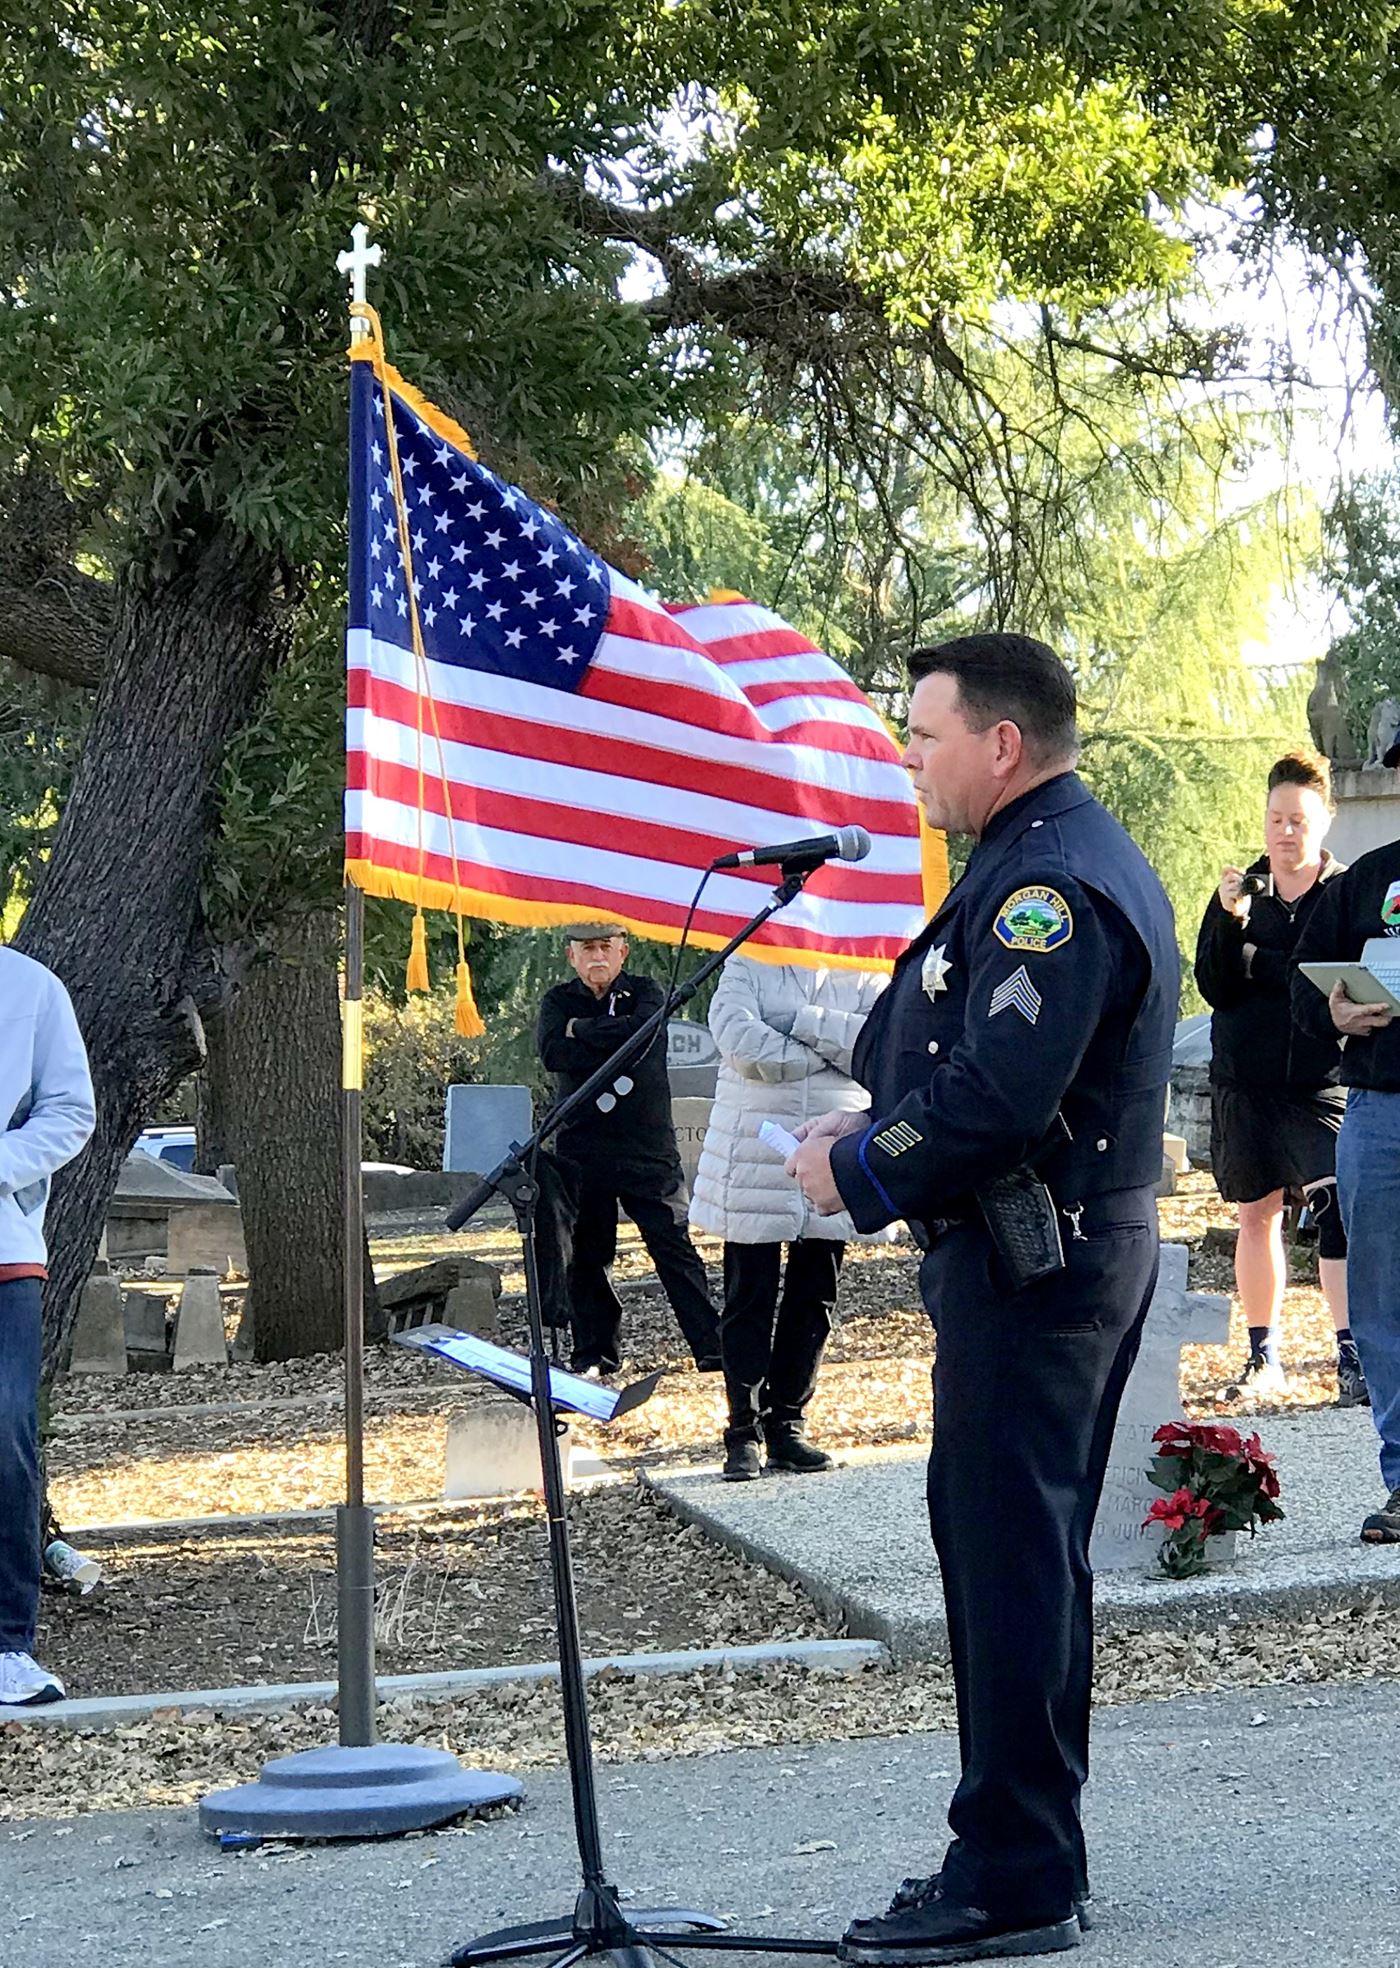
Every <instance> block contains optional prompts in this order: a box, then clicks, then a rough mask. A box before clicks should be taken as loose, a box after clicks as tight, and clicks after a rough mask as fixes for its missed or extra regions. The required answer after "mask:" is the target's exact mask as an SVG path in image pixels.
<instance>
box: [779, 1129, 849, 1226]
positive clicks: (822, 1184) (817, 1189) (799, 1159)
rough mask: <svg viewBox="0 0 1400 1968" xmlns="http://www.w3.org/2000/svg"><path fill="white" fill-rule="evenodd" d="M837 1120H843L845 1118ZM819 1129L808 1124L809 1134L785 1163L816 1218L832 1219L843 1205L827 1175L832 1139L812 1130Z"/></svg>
mask: <svg viewBox="0 0 1400 1968" xmlns="http://www.w3.org/2000/svg"><path fill="white" fill-rule="evenodd" d="M834 1118H836V1117H835V1116H832V1115H826V1114H824V1115H823V1116H822V1119H823V1120H829V1119H834ZM840 1118H842V1119H845V1118H846V1116H844V1115H843V1116H841V1117H840ZM819 1125H820V1123H813V1124H812V1132H811V1133H810V1134H808V1136H807V1138H806V1140H804V1141H803V1143H802V1145H801V1147H800V1148H799V1149H798V1151H797V1153H796V1154H795V1155H793V1156H792V1157H791V1159H790V1160H789V1161H788V1164H787V1173H788V1174H789V1175H790V1176H793V1177H794V1178H795V1179H796V1181H798V1182H799V1183H800V1184H801V1186H802V1193H803V1195H804V1196H805V1197H806V1198H807V1201H808V1202H809V1203H810V1204H811V1205H812V1208H813V1209H814V1210H815V1211H816V1212H817V1215H818V1216H835V1214H836V1212H837V1211H838V1210H839V1209H843V1208H844V1207H845V1205H844V1204H843V1203H842V1201H841V1191H840V1190H839V1189H838V1188H837V1187H836V1178H835V1176H834V1175H833V1174H832V1173H831V1143H832V1140H833V1136H832V1134H830V1133H827V1134H818V1133H817V1132H816V1128H817V1126H819ZM840 1132H841V1133H843V1134H844V1133H846V1132H848V1130H846V1129H844V1128H843V1129H841V1130H840Z"/></svg>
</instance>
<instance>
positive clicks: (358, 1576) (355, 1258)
mask: <svg viewBox="0 0 1400 1968" xmlns="http://www.w3.org/2000/svg"><path fill="white" fill-rule="evenodd" d="M350 238H351V241H352V244H351V247H350V250H349V251H348V252H345V253H341V254H340V255H339V256H338V258H337V260H336V267H337V269H338V271H339V272H341V273H348V274H349V276H350V299H351V301H352V302H354V301H363V300H364V299H365V298H366V294H365V275H366V273H367V272H368V271H369V269H370V267H372V266H378V265H379V264H380V261H381V260H382V259H383V257H384V250H383V248H382V247H381V246H379V245H374V246H371V245H370V244H369V243H368V242H369V229H368V227H366V226H365V225H364V224H362V223H361V224H357V225H355V226H353V227H352V228H351V233H350ZM368 333H369V324H368V322H366V321H364V320H362V319H361V318H360V317H359V316H358V315H355V314H353V313H352V314H351V317H350V340H351V342H352V343H353V342H358V341H361V340H362V339H363V338H364V337H365V336H366V335H368ZM364 995H365V898H364V894H363V891H362V890H361V889H360V888H359V887H358V886H357V885H356V883H355V882H354V881H353V880H352V879H351V878H350V876H349V875H347V876H346V879H345V1000H344V1010H343V1013H342V1019H343V1024H342V1047H341V1075H340V1082H341V1094H340V1103H341V1114H340V1125H341V1167H342V1182H343V1188H344V1200H345V1501H344V1503H343V1504H342V1505H341V1506H340V1508H339V1509H338V1510H337V1511H336V1513H335V1553H336V1568H335V1569H336V1665H337V1678H338V1682H339V1691H340V1704H339V1706H340V1741H341V1744H342V1746H344V1747H351V1746H354V1747H361V1746H368V1745H369V1744H371V1743H373V1742H374V1741H375V1740H376V1730H375V1720H374V1711H375V1685H374V1513H373V1511H372V1510H369V1509H367V1508H366V1505H365V1272H364V1261H365V1260H364V1251H365V1184H364V1170H363V1165H362V1164H363V1140H364V1116H363V1095H362V1089H363V1086H364Z"/></svg>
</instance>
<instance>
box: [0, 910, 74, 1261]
mask: <svg viewBox="0 0 1400 1968" xmlns="http://www.w3.org/2000/svg"><path fill="white" fill-rule="evenodd" d="M96 1118H97V1117H96V1113H95V1111H94V1108H93V1104H92V1081H91V1079H90V1078H89V1075H88V1063H87V1053H86V1051H85V1050H84V1047H83V1041H82V1035H81V1034H80V1032H79V1031H78V1021H77V1019H76V1018H75V1017H74V1016H73V1007H72V1005H71V1004H70V1003H69V1001H68V993H67V992H66V991H65V990H64V988H63V986H62V985H61V984H60V983H59V981H58V979H57V978H56V977H55V976H54V974H53V972H52V971H49V970H45V968H44V966H43V965H42V964H38V963H35V962H34V960H33V959H32V958H31V957H22V956H21V955H20V954H19V952H18V950H6V949H0V1264H43V1263H44V1262H45V1258H46V1255H47V1253H46V1251H45V1248H44V1209H45V1207H46V1205H47V1203H48V1200H49V1178H50V1177H51V1176H52V1175H53V1174H54V1173H55V1172H56V1171H57V1170H58V1169H61V1168H62V1167H63V1165H64V1163H65V1162H71V1161H72V1159H73V1157H74V1156H75V1155H76V1154H77V1153H78V1150H79V1149H80V1148H81V1147H82V1146H83V1144H84V1142H85V1141H86V1140H87V1138H88V1136H89V1135H90V1134H91V1133H92V1129H93V1123H94V1121H95V1120H96Z"/></svg>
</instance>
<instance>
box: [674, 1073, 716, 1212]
mask: <svg viewBox="0 0 1400 1968" xmlns="http://www.w3.org/2000/svg"><path fill="white" fill-rule="evenodd" d="M714 1104H715V1103H714V1102H713V1100H700V1099H697V1098H694V1097H693V1096H690V1095H687V1096H686V1097H685V1098H684V1099H682V1100H674V1099H673V1100H672V1102H671V1120H672V1122H673V1124H674V1126H675V1130H676V1146H677V1148H679V1150H680V1155H681V1167H682V1168H683V1169H684V1170H685V1183H686V1187H687V1189H689V1190H690V1191H691V1192H692V1194H693V1193H694V1190H695V1171H696V1169H697V1168H698V1167H699V1165H700V1150H701V1149H702V1148H703V1147H704V1145H705V1130H706V1128H707V1127H708V1126H709V1125H710V1110H711V1108H712V1107H713V1106H714Z"/></svg>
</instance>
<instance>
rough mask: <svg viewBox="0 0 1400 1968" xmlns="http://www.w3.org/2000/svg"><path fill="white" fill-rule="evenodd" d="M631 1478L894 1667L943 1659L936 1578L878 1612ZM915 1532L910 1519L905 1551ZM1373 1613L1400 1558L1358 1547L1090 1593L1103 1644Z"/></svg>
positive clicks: (1105, 1586) (666, 1482)
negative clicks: (1263, 1570)
mask: <svg viewBox="0 0 1400 1968" xmlns="http://www.w3.org/2000/svg"><path fill="white" fill-rule="evenodd" d="M687 1473H688V1474H689V1475H692V1476H693V1474H694V1472H687ZM638 1477H639V1480H640V1481H641V1482H642V1483H644V1484H645V1485H646V1487H647V1488H648V1489H650V1490H652V1491H654V1492H655V1494H656V1495H657V1496H659V1497H661V1498H662V1499H663V1500H664V1501H665V1503H666V1504H667V1506H668V1507H669V1508H670V1509H671V1510H672V1511H674V1513H675V1515H676V1516H677V1517H678V1518H679V1519H680V1520H681V1522H682V1523H686V1524H694V1525H695V1526H696V1527H697V1529H699V1530H702V1531H703V1532H704V1533H705V1535H706V1536H707V1537H710V1538H713V1539H714V1540H715V1542H716V1543H718V1544H722V1545H725V1546H726V1547H727V1548H728V1549H729V1550H731V1551H735V1552H737V1553H738V1554H739V1555H740V1556H741V1557H743V1558H746V1559H748V1560H749V1561H750V1562H751V1563H755V1564H760V1565H763V1566H765V1567H766V1568H767V1569H768V1570H769V1571H771V1572H776V1573H777V1575H778V1576H779V1577H780V1578H785V1579H787V1580H789V1581H790V1583H792V1584H793V1585H796V1586H798V1587H799V1588H800V1589H801V1591H802V1592H803V1593H805V1594H806V1596H807V1597H808V1598H809V1599H810V1600H812V1602H813V1603H814V1604H815V1605H816V1606H817V1607H818V1609H819V1610H820V1611H821V1612H823V1613H825V1614H826V1615H827V1617H828V1618H830V1619H832V1620H834V1621H839V1622H840V1623H841V1624H842V1625H843V1626H844V1627H845V1629H846V1631H847V1632H848V1633H850V1634H853V1635H857V1636H859V1637H862V1638H866V1639H871V1640H877V1641H879V1642H880V1644H881V1645H882V1646H884V1647H885V1648H887V1649H888V1651H889V1654H890V1657H891V1659H892V1660H894V1661H895V1662H898V1663H901V1664H902V1663H905V1662H913V1661H921V1660H946V1659H947V1655H948V1629H947V1623H946V1621H945V1620H944V1618H943V1617H942V1611H941V1606H942V1596H941V1592H940V1591H939V1588H938V1585H937V1577H936V1573H933V1574H931V1575H930V1576H929V1577H928V1579H927V1581H925V1580H923V1578H922V1577H920V1578H919V1579H918V1581H917V1582H915V1583H913V1584H911V1591H910V1594H909V1596H908V1599H907V1600H906V1601H905V1602H904V1603H902V1604H901V1605H900V1606H899V1608H898V1609H897V1610H895V1611H892V1610H891V1608H890V1605H889V1603H888V1599H886V1601H885V1602H884V1603H882V1602H881V1600H880V1598H879V1596H878V1594H875V1593H872V1594H867V1593H866V1592H865V1591H863V1590H862V1589H861V1586H860V1585H859V1584H857V1583H844V1584H843V1583H842V1582H840V1581H839V1580H836V1581H834V1580H833V1579H832V1577H831V1576H830V1575H829V1574H826V1573H824V1572H823V1571H822V1570H821V1569H819V1568H818V1567H816V1566H811V1565H807V1564H804V1563H798V1562H796V1561H795V1560H794V1559H793V1558H792V1557H791V1555H790V1554H788V1553H786V1552H784V1551H783V1550H781V1549H779V1548H777V1547H776V1545H775V1544H772V1543H769V1542H768V1541H767V1540H766V1539H765V1538H764V1537H763V1536H762V1535H761V1534H758V1533H756V1532H754V1531H753V1530H751V1529H749V1528H748V1527H737V1526H736V1525H734V1524H733V1523H729V1522H726V1521H725V1519H724V1518H723V1517H722V1516H720V1515H717V1514H716V1513H715V1511H714V1510H712V1509H711V1508H710V1506H709V1504H708V1502H707V1501H706V1500H703V1499H701V1498H697V1497H695V1496H693V1495H690V1494H687V1492H686V1490H685V1489H684V1488H683V1487H682V1485H681V1483H680V1482H678V1481H677V1480H676V1478H675V1476H674V1474H673V1473H658V1474H657V1475H654V1476H653V1475H652V1474H650V1473H649V1472H647V1471H646V1470H641V1471H639V1472H638ZM919 1531H920V1526H919V1525H918V1524H917V1522H916V1521H915V1520H914V1519H913V1518H912V1517H911V1520H910V1531H909V1536H910V1543H911V1546H913V1545H914V1543H915V1541H916V1539H917V1538H918V1535H919ZM925 1586H926V1587H927V1592H925ZM924 1603H926V1604H927V1610H924V1609H923V1606H924ZM1373 1603H1374V1604H1379V1605H1382V1606H1387V1607H1390V1606H1400V1549H1397V1548H1396V1547H1394V1546H1385V1545H1362V1544H1359V1543H1358V1544H1357V1545H1356V1546H1355V1547H1354V1548H1353V1549H1352V1550H1351V1551H1350V1552H1337V1553H1328V1554H1327V1555H1326V1556H1325V1557H1320V1556H1319V1555H1318V1554H1316V1553H1314V1552H1308V1553H1305V1554H1303V1556H1302V1558H1301V1561H1299V1560H1297V1559H1295V1560H1294V1561H1293V1563H1292V1564H1291V1565H1282V1564H1279V1565H1276V1567H1274V1568H1273V1576H1272V1577H1270V1576H1268V1575H1267V1574H1266V1575H1264V1576H1261V1575H1260V1573H1259V1572H1258V1571H1249V1572H1234V1571H1228V1572H1218V1573H1207V1574H1206V1575H1205V1576H1203V1577H1201V1578H1198V1579H1182V1580H1172V1579H1167V1578H1165V1577H1158V1576H1157V1575H1156V1574H1153V1573H1147V1572H1143V1573H1136V1572H1103V1573H1100V1574H1099V1576H1098V1577H1097V1579H1096V1580H1095V1588H1094V1614H1095V1626H1096V1628H1097V1630H1098V1632H1099V1633H1101V1634H1106V1633H1142V1632H1152V1631H1157V1630H1161V1629H1169V1630H1171V1631H1174V1632H1181V1633H1189V1632H1197V1631H1200V1630H1201V1629H1203V1628H1208V1627H1214V1626H1224V1625H1239V1624H1241V1623H1242V1622H1244V1621H1246V1620H1254V1619H1266V1618H1270V1617H1273V1618H1278V1619H1305V1618H1308V1617H1311V1616H1315V1615H1318V1614H1325V1613H1330V1612H1341V1611H1346V1610H1348V1609H1350V1608H1354V1607H1357V1606H1365V1605H1370V1604H1373ZM935 1607H937V1608H938V1609H939V1610H935Z"/></svg>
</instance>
